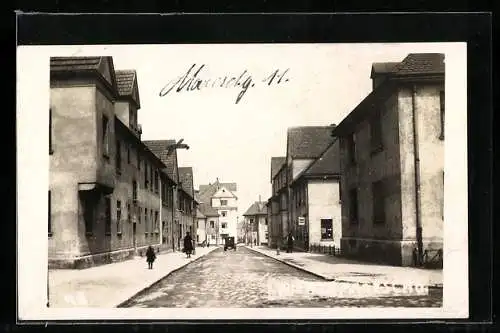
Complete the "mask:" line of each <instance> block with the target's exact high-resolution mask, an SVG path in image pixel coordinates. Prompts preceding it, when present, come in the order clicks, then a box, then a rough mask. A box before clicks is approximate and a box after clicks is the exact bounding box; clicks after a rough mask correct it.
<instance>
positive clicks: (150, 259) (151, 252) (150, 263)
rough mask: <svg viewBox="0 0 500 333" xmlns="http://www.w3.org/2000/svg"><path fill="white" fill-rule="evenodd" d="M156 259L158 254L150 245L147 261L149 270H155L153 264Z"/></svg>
mask: <svg viewBox="0 0 500 333" xmlns="http://www.w3.org/2000/svg"><path fill="white" fill-rule="evenodd" d="M155 259H156V254H155V250H154V249H153V247H152V246H151V245H150V246H149V247H148V250H147V251H146V260H147V262H148V268H149V269H152V268H153V262H154V261H155Z"/></svg>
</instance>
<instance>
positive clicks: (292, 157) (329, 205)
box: [284, 125, 340, 251]
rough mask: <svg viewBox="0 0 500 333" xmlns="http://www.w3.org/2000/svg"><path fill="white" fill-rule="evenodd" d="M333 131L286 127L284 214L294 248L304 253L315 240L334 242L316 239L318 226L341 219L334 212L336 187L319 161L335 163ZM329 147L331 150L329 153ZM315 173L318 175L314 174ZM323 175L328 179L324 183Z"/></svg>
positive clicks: (329, 129)
mask: <svg viewBox="0 0 500 333" xmlns="http://www.w3.org/2000/svg"><path fill="white" fill-rule="evenodd" d="M333 128H334V125H330V126H301V127H293V128H289V129H288V131H287V156H286V161H285V166H284V168H286V170H287V173H286V184H285V186H286V191H287V193H288V209H287V214H288V221H289V231H290V232H292V234H293V235H294V237H295V239H296V240H297V241H296V242H295V246H296V247H298V248H299V249H301V250H306V251H307V250H308V249H309V244H311V243H312V242H316V241H317V240H318V241H319V242H328V243H330V242H333V237H330V238H327V239H321V237H320V238H319V239H317V238H318V236H321V233H320V229H321V228H320V227H321V223H323V224H324V226H326V224H327V221H329V220H332V222H333V221H334V220H336V219H340V212H338V211H337V209H336V207H337V206H338V196H339V189H338V186H337V188H335V186H334V185H333V184H332V182H334V181H333V178H332V177H330V176H331V175H329V171H328V169H325V168H324V167H322V166H324V164H325V163H324V162H322V160H323V158H325V157H328V158H329V160H332V162H335V158H336V157H335V154H334V152H335V149H336V148H335V147H336V145H332V144H333V142H334V141H335V138H334V137H333V136H332V129H333ZM330 146H331V147H332V148H331V149H330V150H328V148H329V147H330ZM325 154H326V156H325ZM337 155H338V154H337ZM332 167H334V164H332ZM320 169H321V170H320ZM315 170H320V171H321V172H320V173H319V174H318V175H315V174H314V173H315ZM321 173H325V174H323V175H321ZM326 175H328V177H329V178H330V179H328V180H326V177H325V176H326ZM315 176H316V177H315ZM317 176H319V177H320V178H318V177H317ZM321 177H323V178H324V179H323V178H321ZM322 191H326V192H325V193H322ZM336 198H337V199H336ZM311 213H312V214H313V215H312V216H311V215H310V214H311ZM318 214H319V215H318ZM337 214H338V216H337ZM310 222H311V224H310ZM327 229H328V228H327ZM311 236H313V239H312V240H311V239H310V238H311Z"/></svg>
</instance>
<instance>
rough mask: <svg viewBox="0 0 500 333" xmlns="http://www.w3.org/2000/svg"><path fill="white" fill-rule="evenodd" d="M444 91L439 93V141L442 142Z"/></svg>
mask: <svg viewBox="0 0 500 333" xmlns="http://www.w3.org/2000/svg"><path fill="white" fill-rule="evenodd" d="M444 106H445V105H444V91H440V92H439V119H440V121H441V134H440V135H439V139H441V140H444Z"/></svg>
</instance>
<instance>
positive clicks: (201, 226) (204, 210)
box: [197, 203, 219, 244]
mask: <svg viewBox="0 0 500 333" xmlns="http://www.w3.org/2000/svg"><path fill="white" fill-rule="evenodd" d="M218 225H219V213H218V212H217V210H215V209H213V208H212V207H211V206H210V205H208V204H205V203H200V204H199V207H198V232H197V242H198V243H199V244H201V243H204V244H217V239H218V237H216V235H217V231H218V230H219V229H218Z"/></svg>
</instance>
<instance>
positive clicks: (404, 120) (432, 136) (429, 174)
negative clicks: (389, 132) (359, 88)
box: [399, 85, 444, 246]
mask: <svg viewBox="0 0 500 333" xmlns="http://www.w3.org/2000/svg"><path fill="white" fill-rule="evenodd" d="M442 89H443V87H442V86H439V85H427V86H419V87H417V90H416V100H415V107H416V111H417V112H416V114H417V124H418V125H417V126H418V139H419V142H418V148H419V157H420V196H421V212H420V216H421V221H422V238H423V240H424V242H431V243H432V242H437V243H442V237H443V217H442V214H443V199H444V186H443V185H444V184H443V170H444V141H443V140H440V138H439V135H440V102H439V92H440V90H442ZM399 94H400V95H399V96H400V97H399V107H400V115H401V116H400V119H401V120H400V137H401V147H400V150H401V156H402V159H401V169H402V170H403V172H402V184H403V186H402V196H403V198H404V199H403V200H404V202H405V205H404V206H403V209H402V211H403V217H404V219H403V220H404V221H405V224H404V234H405V239H415V234H416V233H415V229H416V213H415V212H416V206H415V172H414V170H415V169H414V168H415V160H414V143H413V142H414V139H413V138H414V135H413V130H414V129H413V119H412V117H411V115H412V90H411V89H410V88H407V89H401V90H400V93H399ZM404 115H405V116H404ZM431 246H432V245H431ZM437 246H439V244H437Z"/></svg>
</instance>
